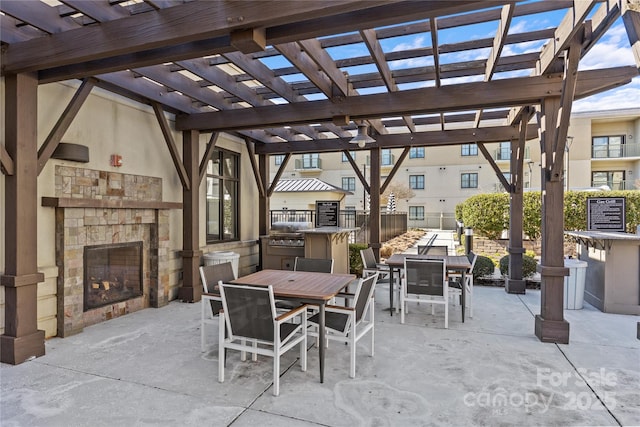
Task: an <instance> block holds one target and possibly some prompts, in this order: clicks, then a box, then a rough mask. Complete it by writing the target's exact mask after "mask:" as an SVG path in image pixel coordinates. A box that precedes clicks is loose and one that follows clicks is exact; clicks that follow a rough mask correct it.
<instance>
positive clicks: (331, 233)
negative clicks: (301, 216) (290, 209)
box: [260, 222, 357, 273]
mask: <svg viewBox="0 0 640 427" xmlns="http://www.w3.org/2000/svg"><path fill="white" fill-rule="evenodd" d="M356 230H357V228H341V227H318V228H312V224H311V223H307V222H281V223H274V224H273V225H272V227H271V231H270V232H269V235H267V236H261V237H260V251H261V260H262V268H263V269H275V270H293V265H294V262H295V258H296V257H305V258H323V259H330V258H333V260H334V261H333V272H334V273H349V267H350V266H349V234H350V233H351V232H352V231H356Z"/></svg>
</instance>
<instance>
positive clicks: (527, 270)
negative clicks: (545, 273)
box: [499, 254, 538, 277]
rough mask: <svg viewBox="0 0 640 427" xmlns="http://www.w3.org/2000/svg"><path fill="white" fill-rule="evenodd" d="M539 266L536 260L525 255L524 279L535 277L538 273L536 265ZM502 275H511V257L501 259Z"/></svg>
mask: <svg viewBox="0 0 640 427" xmlns="http://www.w3.org/2000/svg"><path fill="white" fill-rule="evenodd" d="M537 264H538V262H537V261H536V260H535V258H533V257H531V256H529V255H526V254H523V255H522V277H529V276H533V275H534V274H535V272H536V265H537ZM499 266H500V273H502V275H503V276H506V275H507V274H509V255H505V256H503V257H502V258H500V264H499Z"/></svg>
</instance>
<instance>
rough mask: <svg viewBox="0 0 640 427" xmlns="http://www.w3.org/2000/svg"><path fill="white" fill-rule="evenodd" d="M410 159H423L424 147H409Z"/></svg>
mask: <svg viewBox="0 0 640 427" xmlns="http://www.w3.org/2000/svg"><path fill="white" fill-rule="evenodd" d="M409 158H410V159H424V147H411V149H410V150H409Z"/></svg>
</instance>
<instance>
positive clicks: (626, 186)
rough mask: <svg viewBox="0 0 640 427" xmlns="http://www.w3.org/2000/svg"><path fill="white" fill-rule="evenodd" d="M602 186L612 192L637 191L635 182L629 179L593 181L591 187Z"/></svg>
mask: <svg viewBox="0 0 640 427" xmlns="http://www.w3.org/2000/svg"><path fill="white" fill-rule="evenodd" d="M603 185H606V186H608V187H609V188H610V189H612V190H638V189H639V188H638V187H637V186H636V182H635V181H632V180H630V179H627V180H624V181H593V182H592V183H591V186H592V187H601V186H603Z"/></svg>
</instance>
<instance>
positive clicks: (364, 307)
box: [309, 273, 378, 378]
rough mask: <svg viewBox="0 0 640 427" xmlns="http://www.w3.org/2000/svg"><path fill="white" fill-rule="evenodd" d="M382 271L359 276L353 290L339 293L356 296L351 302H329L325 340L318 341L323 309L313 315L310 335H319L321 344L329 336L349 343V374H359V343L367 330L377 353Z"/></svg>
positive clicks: (342, 295) (326, 310)
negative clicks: (378, 287) (378, 290)
mask: <svg viewBox="0 0 640 427" xmlns="http://www.w3.org/2000/svg"><path fill="white" fill-rule="evenodd" d="M377 280H378V273H374V274H372V275H370V276H368V277H366V278H361V279H359V280H358V283H357V286H356V290H355V292H354V293H353V294H346V293H344V294H338V296H339V297H345V298H351V299H353V302H352V304H350V305H351V306H349V307H340V306H334V305H329V306H327V307H326V309H325V331H326V333H325V338H326V340H327V341H326V342H325V343H317V337H318V335H319V334H318V323H319V317H320V313H316V314H314V315H313V316H311V317H310V318H309V323H310V327H309V336H315V337H316V343H317V344H318V345H325V346H326V345H327V344H328V342H329V340H332V341H339V342H343V343H345V344H347V345H349V351H350V366H349V376H350V377H351V378H355V376H356V346H357V344H358V341H360V339H361V338H363V337H364V336H365V335H366V334H367V333H371V356H373V355H374V339H375V337H374V288H375V285H376V281H377Z"/></svg>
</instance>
